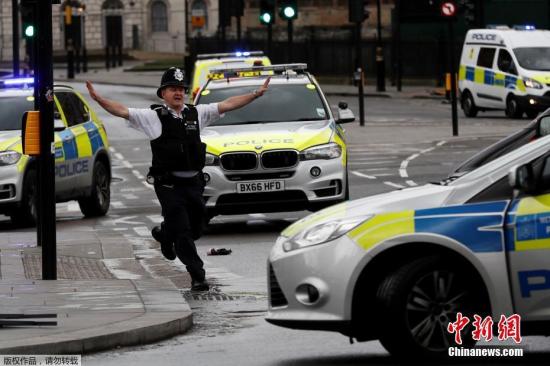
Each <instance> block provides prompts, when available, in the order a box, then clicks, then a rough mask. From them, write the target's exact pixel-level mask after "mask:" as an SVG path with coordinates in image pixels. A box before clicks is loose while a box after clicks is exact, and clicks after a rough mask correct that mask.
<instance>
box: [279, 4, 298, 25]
mask: <svg viewBox="0 0 550 366" xmlns="http://www.w3.org/2000/svg"><path fill="white" fill-rule="evenodd" d="M279 16H280V17H281V18H283V19H286V20H292V19H296V18H298V4H297V1H296V0H280V1H279Z"/></svg>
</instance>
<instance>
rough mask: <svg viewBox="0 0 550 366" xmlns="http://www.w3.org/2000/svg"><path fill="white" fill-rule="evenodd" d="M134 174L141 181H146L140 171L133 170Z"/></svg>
mask: <svg viewBox="0 0 550 366" xmlns="http://www.w3.org/2000/svg"><path fill="white" fill-rule="evenodd" d="M132 173H133V174H134V175H135V176H136V178H137V179H139V180H144V179H145V177H144V176H143V175H142V174H141V173H140V172H139V171H137V170H135V169H134V170H132Z"/></svg>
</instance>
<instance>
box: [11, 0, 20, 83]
mask: <svg viewBox="0 0 550 366" xmlns="http://www.w3.org/2000/svg"><path fill="white" fill-rule="evenodd" d="M18 10H19V5H18V4H17V0H11V19H12V20H11V24H12V47H13V48H12V49H13V76H15V77H18V76H19V12H18Z"/></svg>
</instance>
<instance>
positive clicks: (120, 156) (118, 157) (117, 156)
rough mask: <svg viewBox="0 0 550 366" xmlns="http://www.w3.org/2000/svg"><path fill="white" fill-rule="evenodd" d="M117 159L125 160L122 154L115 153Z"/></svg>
mask: <svg viewBox="0 0 550 366" xmlns="http://www.w3.org/2000/svg"><path fill="white" fill-rule="evenodd" d="M115 158H117V159H118V160H121V161H122V160H124V156H122V154H121V153H115Z"/></svg>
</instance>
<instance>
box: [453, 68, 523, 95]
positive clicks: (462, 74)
mask: <svg viewBox="0 0 550 366" xmlns="http://www.w3.org/2000/svg"><path fill="white" fill-rule="evenodd" d="M458 78H459V80H468V81H471V82H474V83H477V84H484V85H492V86H497V87H503V88H506V89H512V90H519V91H522V92H525V91H526V89H525V85H524V84H523V80H522V79H521V78H519V77H516V76H514V75H509V74H504V73H499V72H494V71H492V70H488V69H484V68H481V67H474V66H465V65H461V66H460V71H459V74H458Z"/></svg>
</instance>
